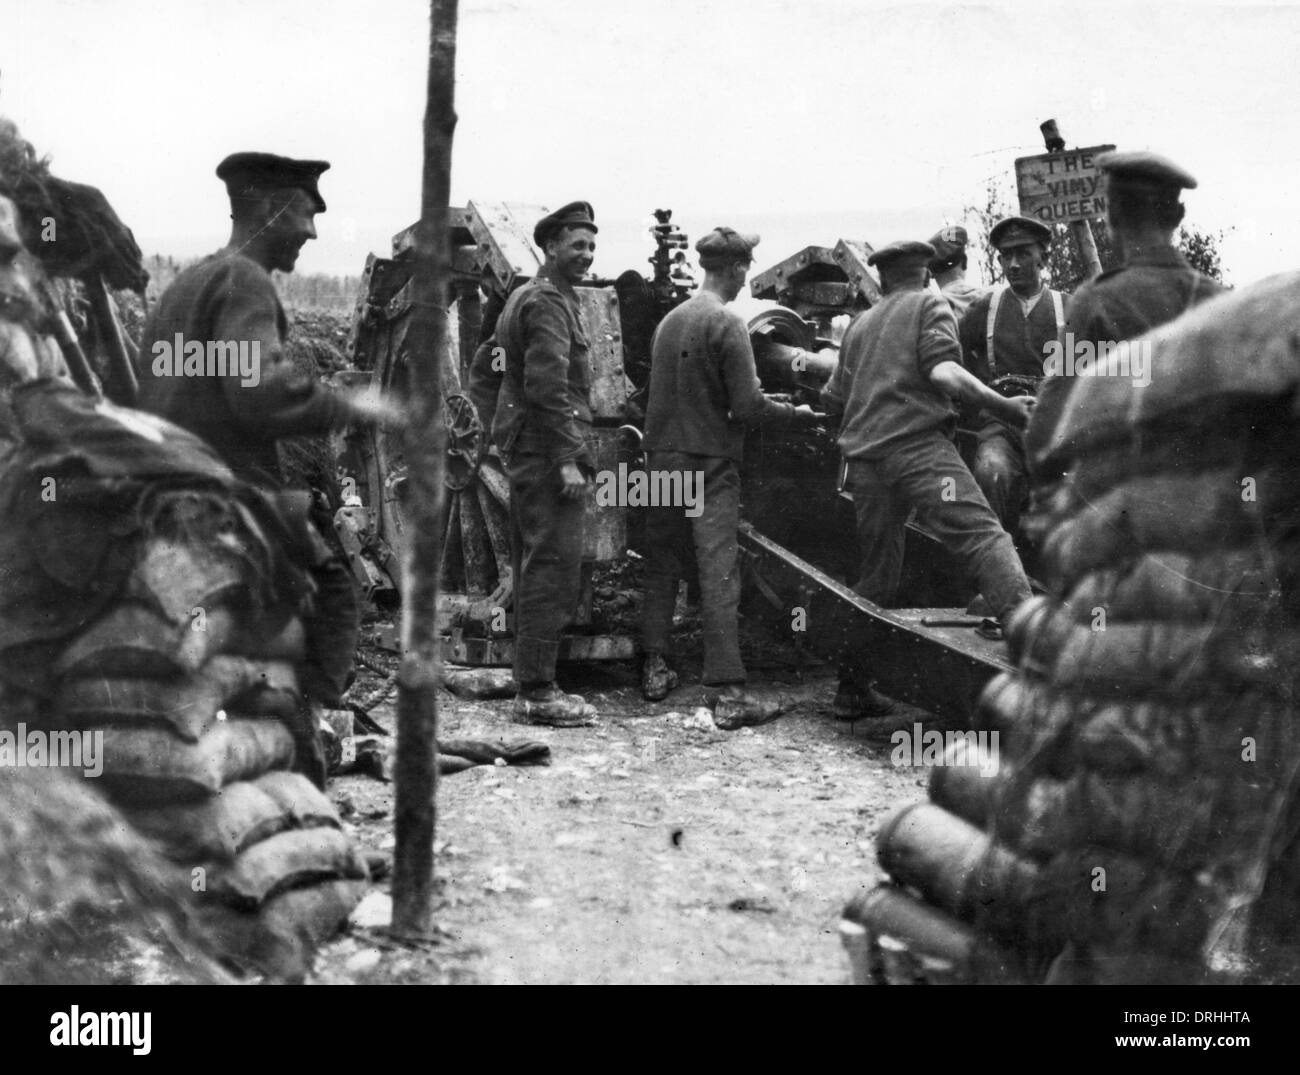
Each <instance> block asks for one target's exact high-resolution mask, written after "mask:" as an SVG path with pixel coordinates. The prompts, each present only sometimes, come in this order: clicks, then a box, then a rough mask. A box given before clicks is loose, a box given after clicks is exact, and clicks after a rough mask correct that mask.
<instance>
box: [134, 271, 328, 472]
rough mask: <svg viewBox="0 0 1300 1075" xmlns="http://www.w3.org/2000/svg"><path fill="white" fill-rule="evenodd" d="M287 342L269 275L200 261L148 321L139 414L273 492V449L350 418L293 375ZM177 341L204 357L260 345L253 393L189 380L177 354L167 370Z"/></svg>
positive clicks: (221, 379)
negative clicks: (199, 349)
mask: <svg viewBox="0 0 1300 1075" xmlns="http://www.w3.org/2000/svg"><path fill="white" fill-rule="evenodd" d="M287 332H288V323H287V321H286V319H285V315H284V307H283V306H281V305H280V298H279V296H278V295H277V294H276V291H275V284H274V283H273V282H272V280H271V274H270V273H268V272H267V271H266V270H265V269H264V268H262V266H260V265H259V264H257V262H255V261H253V260H252V259H250V258H246V257H244V256H243V255H242V254H238V253H234V252H232V251H221V252H220V253H217V254H213V255H210V256H209V257H207V258H204V259H203V260H202V261H200V262H199V263H198V264H197V265H192V266H190V267H189V268H188V269H186V270H185V271H184V272H182V273H181V274H180V275H179V276H177V277H176V279H175V281H174V282H173V283H172V285H171V287H169V288H168V289H167V291H166V292H165V293H164V294H163V296H162V298H161V299H159V300H158V303H157V305H155V307H154V309H153V311H152V312H151V313H150V315H149V319H148V322H147V323H146V325H145V328H144V333H143V336H142V337H141V343H140V356H139V359H138V370H137V373H138V377H139V381H140V398H139V407H140V409H141V410H144V411H151V412H153V413H154V414H158V415H161V416H162V417H163V418H167V419H169V420H170V421H172V422H175V423H176V424H177V425H178V426H181V427H182V428H184V429H188V430H190V432H192V433H196V434H198V435H199V436H200V437H202V438H203V439H204V440H205V441H207V442H208V443H209V444H210V445H212V446H213V447H214V448H215V449H216V450H217V452H218V454H220V456H221V457H222V459H224V460H225V461H226V462H227V463H228V464H229V466H230V468H231V469H232V470H233V471H234V472H235V473H236V474H237V475H238V476H239V477H241V478H244V479H245V480H248V481H253V482H256V483H258V484H262V485H270V486H279V485H280V484H281V479H280V465H279V458H278V456H277V454H276V448H275V445H276V441H277V440H278V439H279V438H280V437H286V436H295V435H296V436H303V435H312V434H320V433H326V432H328V431H329V430H330V429H332V428H334V427H336V426H339V425H343V424H346V422H347V420H348V418H349V417H350V414H351V408H350V407H349V406H348V405H347V402H346V401H345V400H343V399H341V398H339V397H337V396H335V395H334V394H333V393H331V392H330V391H328V390H327V389H326V388H325V387H324V385H322V384H321V383H320V382H319V381H317V380H316V379H315V378H314V377H312V376H311V375H309V374H305V373H301V372H299V371H298V370H297V369H296V368H295V366H294V365H293V362H292V361H291V359H290V358H289V356H288V355H287V354H286V353H285V351H284V345H283V344H284V338H285V336H286V334H287ZM178 335H179V336H180V337H181V339H182V340H183V341H184V342H185V343H187V344H188V343H195V342H197V343H200V344H204V345H205V349H206V344H207V343H208V342H209V341H219V342H224V343H234V344H236V345H237V346H240V345H247V346H248V348H249V353H250V354H252V345H253V344H256V345H257V358H258V361H257V383H256V384H246V383H244V382H245V380H246V379H245V378H243V377H241V376H240V375H239V373H238V372H235V373H233V374H232V373H227V374H226V375H225V376H212V375H208V374H207V373H206V367H205V372H203V373H197V372H196V373H194V374H192V375H191V374H187V373H186V372H185V369H184V367H185V362H184V359H183V356H182V355H176V354H173V355H172V358H173V365H172V367H171V369H170V370H167V368H166V366H165V365H164V363H163V361H162V359H163V358H164V357H165V356H166V354H168V353H170V352H174V350H175V345H176V338H177V336H178ZM158 345H165V349H160V348H159V346H158ZM178 367H179V369H178ZM160 371H161V372H160ZM247 380H252V378H247Z"/></svg>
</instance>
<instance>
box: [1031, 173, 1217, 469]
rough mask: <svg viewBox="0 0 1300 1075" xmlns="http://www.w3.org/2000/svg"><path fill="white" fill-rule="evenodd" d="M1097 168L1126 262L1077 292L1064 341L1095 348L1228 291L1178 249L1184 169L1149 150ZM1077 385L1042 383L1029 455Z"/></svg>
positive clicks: (1190, 182) (1062, 380) (1186, 180)
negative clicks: (1177, 233) (1102, 179)
mask: <svg viewBox="0 0 1300 1075" xmlns="http://www.w3.org/2000/svg"><path fill="white" fill-rule="evenodd" d="M1097 166H1098V167H1099V168H1100V169H1101V170H1102V173H1103V174H1104V176H1105V178H1106V187H1105V197H1106V222H1107V224H1108V225H1109V227H1110V234H1111V238H1112V240H1113V242H1114V246H1115V249H1116V251H1117V253H1118V254H1119V257H1120V259H1121V263H1122V264H1121V267H1120V268H1118V269H1111V270H1110V271H1109V272H1104V273H1102V274H1101V275H1100V276H1098V277H1097V278H1096V279H1094V280H1089V281H1088V282H1087V283H1086V284H1084V285H1082V286H1081V287H1080V288H1079V290H1078V291H1077V292H1075V294H1074V297H1073V298H1072V299H1071V300H1070V304H1069V307H1068V309H1067V310H1066V326H1065V327H1066V333H1067V335H1066V336H1065V341H1066V343H1067V344H1073V345H1075V346H1077V345H1078V344H1080V343H1088V344H1091V345H1092V347H1093V348H1094V349H1095V348H1096V347H1098V345H1103V344H1118V343H1120V342H1122V341H1124V340H1131V339H1133V338H1134V337H1137V336H1141V335H1143V334H1144V333H1146V332H1148V331H1150V330H1151V329H1153V328H1156V327H1157V326H1159V325H1163V324H1164V323H1165V322H1167V321H1172V320H1174V318H1176V317H1178V316H1179V315H1180V314H1182V313H1184V312H1185V311H1187V310H1190V309H1191V308H1192V307H1193V306H1195V305H1197V304H1198V303H1201V302H1204V301H1205V300H1206V299H1209V298H1213V297H1214V296H1215V295H1218V294H1221V293H1222V292H1223V290H1224V289H1223V286H1222V285H1221V284H1219V283H1218V282H1217V281H1215V280H1212V279H1211V278H1210V277H1208V276H1206V275H1205V274H1204V273H1200V272H1197V271H1196V270H1195V269H1193V268H1192V267H1191V265H1189V264H1188V263H1187V260H1186V259H1185V258H1184V257H1183V256H1182V254H1180V253H1179V252H1178V249H1177V248H1176V247H1175V246H1174V231H1175V230H1176V229H1177V227H1178V225H1179V224H1181V223H1182V220H1183V214H1184V212H1185V211H1186V210H1185V207H1184V206H1183V203H1182V202H1181V201H1180V200H1179V197H1180V192H1181V191H1182V190H1184V189H1189V190H1193V189H1195V187H1196V180H1195V179H1194V178H1193V177H1192V176H1191V175H1190V174H1189V173H1188V172H1187V171H1186V170H1185V169H1183V168H1180V167H1179V166H1178V165H1176V164H1174V163H1173V162H1172V161H1170V160H1167V159H1166V158H1164V157H1161V156H1159V155H1157V154H1155V153H1146V152H1132V153H1103V154H1102V155H1101V156H1099V157H1098V158H1097ZM1072 380H1073V379H1072V378H1071V377H1066V376H1053V377H1051V378H1049V380H1047V381H1046V382H1045V383H1044V385H1043V389H1042V398H1041V404H1042V405H1041V407H1040V408H1039V410H1038V412H1036V413H1035V417H1034V421H1033V423H1032V424H1031V426H1030V429H1029V432H1028V434H1027V437H1028V441H1029V446H1030V449H1031V453H1032V452H1034V451H1036V450H1037V446H1039V445H1042V444H1045V443H1046V442H1047V440H1048V438H1049V437H1050V435H1051V431H1052V429H1053V428H1054V427H1055V424H1056V420H1057V418H1058V416H1059V414H1060V410H1061V407H1063V406H1064V404H1065V397H1066V395H1068V393H1069V389H1070V386H1071V384H1072Z"/></svg>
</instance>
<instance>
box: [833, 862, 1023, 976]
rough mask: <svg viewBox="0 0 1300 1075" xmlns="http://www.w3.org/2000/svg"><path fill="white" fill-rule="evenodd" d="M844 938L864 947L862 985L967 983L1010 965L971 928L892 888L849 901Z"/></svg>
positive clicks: (859, 956) (858, 971)
mask: <svg viewBox="0 0 1300 1075" xmlns="http://www.w3.org/2000/svg"><path fill="white" fill-rule="evenodd" d="M846 927H847V928H846ZM854 927H856V929H855V928H854ZM841 935H842V936H844V940H845V945H846V947H849V946H851V945H853V946H855V947H856V946H857V945H858V944H860V945H861V947H862V949H863V950H862V951H861V952H860V953H855V958H854V963H855V977H856V978H857V984H861V985H865V984H868V983H869V982H876V983H883V984H890V985H911V984H914V983H924V984H926V985H949V984H952V985H957V984H967V983H971V982H974V981H976V980H987V977H988V975H989V974H990V973H991V972H993V971H994V970H995V968H996V969H999V970H1004V969H1005V967H1006V966H1007V965H1008V964H1009V962H1010V961H1009V960H1008V959H1007V958H1006V956H1005V955H1004V954H1002V953H1000V952H998V951H996V950H995V949H994V948H993V947H992V946H991V945H990V944H989V943H988V941H987V940H985V939H983V938H981V937H980V936H979V935H978V934H977V933H976V932H975V930H973V929H971V927H970V926H968V925H966V924H965V923H963V922H959V921H957V919H955V918H953V917H952V916H951V915H948V914H945V913H944V912H943V911H940V910H937V909H936V908H934V907H929V906H927V905H926V904H924V903H922V902H920V901H919V900H917V899H914V898H913V897H912V896H909V895H908V894H907V893H906V892H904V891H903V890H902V889H900V888H898V887H897V886H896V885H890V884H884V885H877V886H876V887H875V888H873V889H872V890H871V891H870V892H868V893H866V894H865V895H863V896H859V897H857V898H856V899H854V900H853V901H852V902H850V903H849V905H848V906H847V907H846V908H845V909H844V921H843V923H842V924H841ZM859 937H860V938H861V939H860V941H859V940H858V938H859Z"/></svg>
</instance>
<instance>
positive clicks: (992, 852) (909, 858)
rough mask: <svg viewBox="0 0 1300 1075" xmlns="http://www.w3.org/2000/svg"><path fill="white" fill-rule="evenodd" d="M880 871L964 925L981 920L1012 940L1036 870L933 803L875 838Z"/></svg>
mask: <svg viewBox="0 0 1300 1075" xmlns="http://www.w3.org/2000/svg"><path fill="white" fill-rule="evenodd" d="M876 855H877V858H878V860H879V862H880V865H881V866H882V867H883V868H884V869H885V871H886V872H887V873H888V874H889V875H890V877H891V878H893V879H894V880H895V881H897V882H898V883H900V884H903V885H907V886H909V887H911V888H915V889H916V890H917V891H918V892H919V893H921V895H922V896H924V897H925V899H926V900H927V902H929V903H932V904H934V905H935V906H937V907H939V908H940V909H942V910H944V911H947V912H948V913H950V914H952V915H954V916H956V917H957V918H959V919H961V920H962V921H965V922H974V921H975V919H976V915H977V914H980V915H981V916H982V917H983V918H984V919H985V920H986V921H985V924H986V925H988V926H989V927H990V928H991V929H992V931H993V932H994V934H995V935H1006V934H1007V933H1008V932H1009V933H1011V934H1014V933H1015V931H1016V923H1017V920H1018V918H1019V917H1020V915H1021V914H1022V911H1023V907H1024V904H1025V901H1026V899H1027V898H1028V895H1029V893H1030V892H1031V891H1032V881H1033V878H1034V875H1035V873H1036V868H1035V867H1034V865H1033V864H1032V863H1030V862H1029V861H1027V860H1025V859H1023V858H1021V857H1020V856H1019V855H1016V854H1015V853H1013V852H1011V851H1009V850H1008V849H1007V848H1005V847H997V846H995V845H994V844H993V843H992V841H991V840H990V839H989V837H988V836H987V835H986V834H985V833H984V832H982V831H981V830H980V829H978V828H976V827H975V826H974V825H971V824H970V823H969V822H966V821H962V820H961V819H960V818H958V817H955V816H954V815H952V814H950V813H948V812H947V811H946V810H943V809H942V808H940V807H938V806H935V805H934V804H932V803H917V804H915V805H913V806H909V807H906V808H905V809H903V810H902V811H900V812H899V813H897V814H895V815H894V817H893V818H892V819H890V820H889V821H888V822H886V823H885V825H884V826H883V827H882V828H881V830H880V832H879V834H878V835H877V837H876Z"/></svg>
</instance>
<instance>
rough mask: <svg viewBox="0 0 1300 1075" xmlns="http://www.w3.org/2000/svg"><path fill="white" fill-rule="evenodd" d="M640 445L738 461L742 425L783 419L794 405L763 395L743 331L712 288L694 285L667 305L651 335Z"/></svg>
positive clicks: (738, 319) (740, 321)
mask: <svg viewBox="0 0 1300 1075" xmlns="http://www.w3.org/2000/svg"><path fill="white" fill-rule="evenodd" d="M651 355H652V357H651V366H650V398H649V401H648V402H647V404H646V417H645V441H644V444H645V447H646V449H647V450H649V451H666V452H686V453H688V454H690V455H702V456H709V457H712V458H721V459H732V460H735V461H736V462H739V461H740V459H741V457H742V454H743V452H744V448H745V427H746V426H754V425H765V424H768V423H781V422H787V421H789V420H790V419H791V418H792V417H793V416H794V407H793V406H791V405H790V404H789V403H780V402H777V401H776V400H773V399H768V398H767V396H765V395H764V394H763V389H762V387H761V385H760V383H759V380H758V372H757V370H756V369H755V366H754V350H753V347H752V346H751V344H750V342H749V331H748V330H747V329H746V327H745V322H744V320H743V319H742V318H741V317H740V315H739V314H737V313H735V312H733V311H731V310H728V309H727V308H726V306H725V305H724V304H723V302H722V299H721V297H720V296H718V295H715V294H714V293H713V292H711V291H701V292H699V293H698V294H696V295H693V296H692V297H691V298H689V299H687V300H686V301H685V302H684V303H682V304H681V305H680V306H678V307H676V308H675V309H673V310H672V311H670V312H669V314H668V316H667V317H665V318H664V319H663V321H661V322H660V323H659V327H658V328H657V329H656V330H655V334H654V340H653V342H652V343H651Z"/></svg>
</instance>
